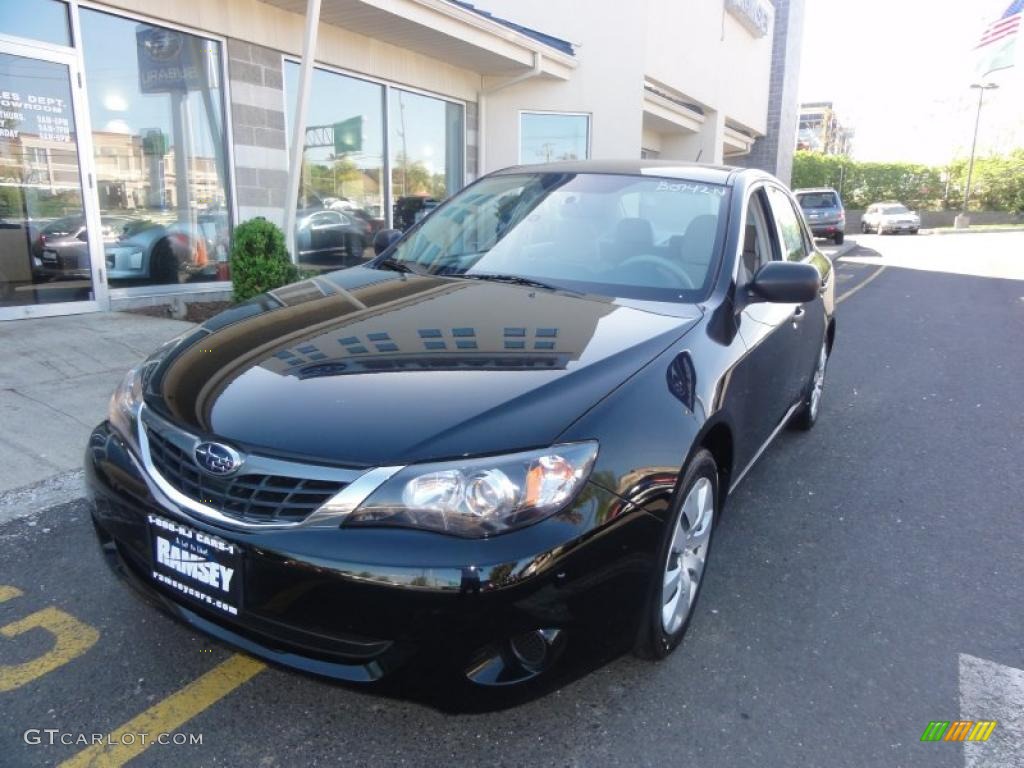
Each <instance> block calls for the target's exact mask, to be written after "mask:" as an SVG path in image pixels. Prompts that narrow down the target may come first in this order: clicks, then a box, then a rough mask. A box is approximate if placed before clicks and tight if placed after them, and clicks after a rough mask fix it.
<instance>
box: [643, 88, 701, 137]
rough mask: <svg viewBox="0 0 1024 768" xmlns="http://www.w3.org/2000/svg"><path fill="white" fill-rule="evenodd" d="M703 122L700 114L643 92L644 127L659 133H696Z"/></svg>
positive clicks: (663, 98) (657, 95) (645, 91)
mask: <svg viewBox="0 0 1024 768" xmlns="http://www.w3.org/2000/svg"><path fill="white" fill-rule="evenodd" d="M704 120H705V118H704V115H702V114H701V113H700V112H697V111H696V110H693V109H690V108H689V107H686V106H684V105H682V104H679V103H677V102H675V101H672V100H671V99H667V98H665V97H664V96H662V95H660V94H657V93H652V92H651V91H649V90H646V89H645V90H644V127H646V128H650V129H651V130H655V131H658V132H659V133H697V132H698V131H700V129H701V126H703V125H704Z"/></svg>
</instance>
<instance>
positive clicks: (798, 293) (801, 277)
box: [747, 261, 821, 304]
mask: <svg viewBox="0 0 1024 768" xmlns="http://www.w3.org/2000/svg"><path fill="white" fill-rule="evenodd" d="M747 288H748V290H749V291H750V296H751V301H758V300H760V301H768V302H773V303H779V304H803V303H804V302H807V301H814V299H815V298H816V297H817V295H818V291H820V290H821V275H820V274H819V273H818V269H817V267H814V266H813V265H811V264H803V263H801V262H798V261H770V262H768V263H767V264H765V265H764V266H762V267H761V268H760V269H759V270H757V274H756V275H754V279H753V280H751V281H750V284H749V285H748V286H747Z"/></svg>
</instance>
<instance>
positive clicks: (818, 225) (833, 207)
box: [793, 187, 846, 245]
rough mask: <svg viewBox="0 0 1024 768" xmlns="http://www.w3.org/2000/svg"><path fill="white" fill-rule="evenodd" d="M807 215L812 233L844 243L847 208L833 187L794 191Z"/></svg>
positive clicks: (838, 243) (837, 243) (839, 243)
mask: <svg viewBox="0 0 1024 768" xmlns="http://www.w3.org/2000/svg"><path fill="white" fill-rule="evenodd" d="M793 194H795V195H796V199H797V202H798V203H800V207H801V208H802V209H803V211H804V216H806V217H807V223H808V224H809V225H810V227H811V234H812V235H814V236H815V237H822V238H825V239H827V240H831V241H832V242H834V243H835V244H836V245H842V243H843V240H844V239H845V237H846V209H845V208H843V201H842V200H840V199H839V193H838V192H836V191H835V190H834V189H832V188H831V187H821V188H818V189H798V190H795V191H794V193H793Z"/></svg>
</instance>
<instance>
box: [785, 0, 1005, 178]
mask: <svg viewBox="0 0 1024 768" xmlns="http://www.w3.org/2000/svg"><path fill="white" fill-rule="evenodd" d="M805 1H806V5H805V19H804V31H803V49H802V54H801V61H800V89H799V92H800V101H801V102H806V101H831V102H833V105H834V108H835V110H836V113H837V115H838V117H839V119H840V121H841V122H843V123H844V124H845V125H847V126H848V127H852V128H853V129H854V130H855V132H856V133H855V135H854V139H853V156H854V157H855V158H856V159H858V160H879V161H907V162H920V163H927V164H943V163H946V162H948V161H949V160H951V159H953V158H954V157H957V156H963V157H966V156H967V154H968V153H969V152H970V146H971V134H972V132H973V129H974V118H975V113H976V110H977V104H978V91H977V90H976V89H971V88H970V84H971V83H972V82H976V81H977V78H976V76H975V73H974V64H973V55H972V50H971V49H972V48H973V47H974V46H975V45H976V44H977V42H978V40H979V39H980V37H981V33H982V32H983V30H984V29H985V27H986V26H987V24H988V23H989V22H991V21H994V20H996V19H998V18H999V17H1000V16H1001V15H1002V13H1003V11H1004V10H1006V7H1007V6H1008V5H1009V4H1010V0H858V2H855V3H838V2H835V0H805ZM1017 62H1018V63H1017V66H1015V67H1013V68H1011V69H1008V70H1003V71H1001V72H994V73H992V74H991V75H989V76H988V78H986V79H987V80H990V81H993V82H996V83H998V84H999V85H1000V88H999V89H997V90H994V91H986V92H985V97H984V98H985V101H984V107H983V109H982V113H981V126H980V128H979V132H978V153H979V154H987V153H989V152H993V151H996V152H999V151H1006V150H1008V149H1010V148H1013V147H1024V31H1022V32H1021V37H1020V39H1019V40H1018V42H1017Z"/></svg>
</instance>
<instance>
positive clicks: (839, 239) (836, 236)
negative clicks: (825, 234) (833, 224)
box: [832, 232, 846, 245]
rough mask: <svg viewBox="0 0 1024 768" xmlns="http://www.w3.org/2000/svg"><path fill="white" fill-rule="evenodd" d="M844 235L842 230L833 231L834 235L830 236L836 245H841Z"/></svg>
mask: <svg viewBox="0 0 1024 768" xmlns="http://www.w3.org/2000/svg"><path fill="white" fill-rule="evenodd" d="M845 237H846V235H845V234H844V233H843V232H836V233H835V234H834V235H833V236H832V241H833V242H834V243H835V244H836V245H842V244H843V239H844V238H845Z"/></svg>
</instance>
